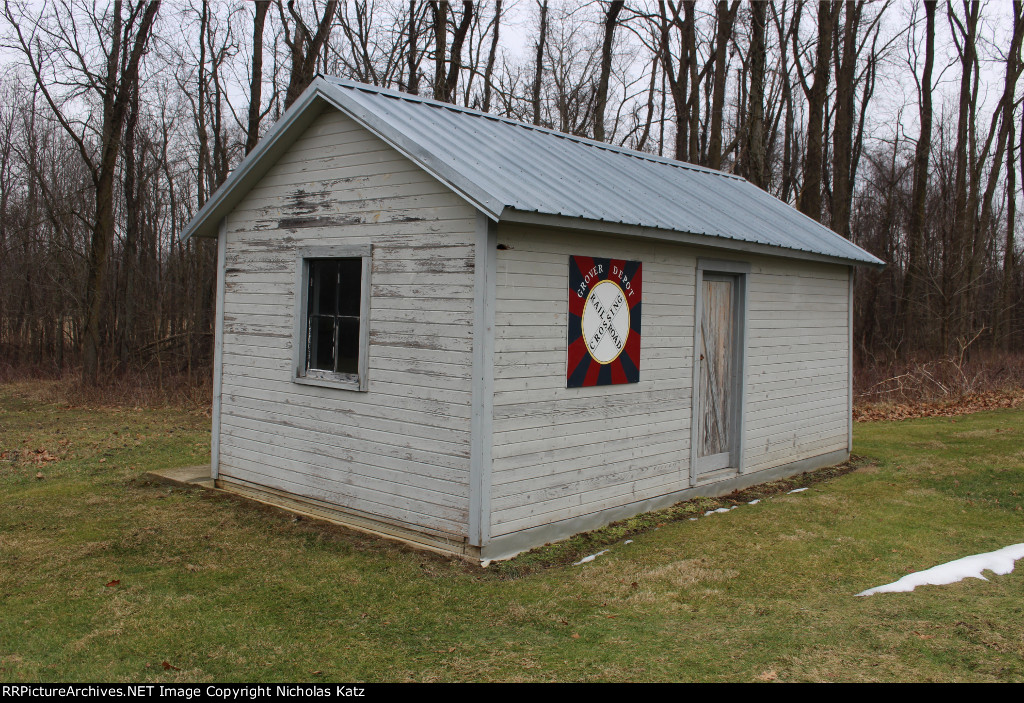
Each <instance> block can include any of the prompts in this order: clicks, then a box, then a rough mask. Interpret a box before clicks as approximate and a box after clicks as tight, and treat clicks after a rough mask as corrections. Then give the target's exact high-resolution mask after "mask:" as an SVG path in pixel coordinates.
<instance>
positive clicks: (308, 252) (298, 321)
mask: <svg viewBox="0 0 1024 703" xmlns="http://www.w3.org/2000/svg"><path fill="white" fill-rule="evenodd" d="M357 258H358V259H361V260H362V264H363V266H362V273H361V280H360V292H359V361H358V364H357V366H356V368H357V373H354V374H353V373H335V372H332V371H322V370H319V369H307V368H306V342H307V340H308V338H309V337H308V334H307V332H308V330H307V329H306V326H307V323H308V314H307V313H308V310H309V307H308V306H309V301H308V299H307V298H308V296H309V262H310V260H311V259H357ZM372 262H373V249H372V247H371V245H369V244H365V245H348V246H335V247H304V248H301V249H299V250H298V253H297V257H296V264H295V325H294V333H293V335H292V371H293V374H292V381H293V382H295V383H302V384H305V385H310V386H324V387H326V388H338V389H341V390H350V391H363V392H365V391H366V390H367V389H368V388H369V374H368V369H367V363H368V361H369V350H370V271H371V269H372Z"/></svg>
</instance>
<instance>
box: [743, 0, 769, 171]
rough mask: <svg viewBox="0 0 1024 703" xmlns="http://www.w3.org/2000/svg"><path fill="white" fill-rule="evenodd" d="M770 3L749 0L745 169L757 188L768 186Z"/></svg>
mask: <svg viewBox="0 0 1024 703" xmlns="http://www.w3.org/2000/svg"><path fill="white" fill-rule="evenodd" d="M766 11H767V6H766V4H765V3H763V2H760V1H759V0H751V3H750V93H749V95H748V100H749V103H748V104H749V107H748V108H747V111H748V122H747V125H748V127H747V135H746V147H745V149H744V152H745V154H746V157H745V158H744V162H745V163H744V171H745V172H746V177H747V178H748V179H749V180H750V182H751V183H753V184H754V185H756V186H757V187H758V188H763V189H767V187H768V177H767V170H768V168H767V162H766V159H765V138H764V66H765V58H766V49H765V36H764V35H765V19H766V17H765V15H766Z"/></svg>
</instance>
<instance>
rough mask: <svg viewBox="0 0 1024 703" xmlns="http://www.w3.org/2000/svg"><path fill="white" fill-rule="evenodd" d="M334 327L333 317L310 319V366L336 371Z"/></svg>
mask: <svg viewBox="0 0 1024 703" xmlns="http://www.w3.org/2000/svg"><path fill="white" fill-rule="evenodd" d="M334 327H335V325H334V318H333V317H319V316H317V317H313V318H312V319H311V320H310V325H309V328H310V344H309V347H310V359H309V368H311V369H322V370H324V371H334Z"/></svg>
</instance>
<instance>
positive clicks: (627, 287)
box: [565, 256, 643, 388]
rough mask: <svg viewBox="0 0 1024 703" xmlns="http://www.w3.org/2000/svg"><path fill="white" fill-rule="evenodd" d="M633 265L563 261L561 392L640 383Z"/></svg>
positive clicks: (638, 287) (638, 297)
mask: <svg viewBox="0 0 1024 703" xmlns="http://www.w3.org/2000/svg"><path fill="white" fill-rule="evenodd" d="M641 274H642V272H641V264H640V262H639V261H624V260H621V259H600V258H597V257H591V256H570V257H569V340H568V341H569V357H568V365H567V368H566V381H565V385H566V388H579V387H581V386H607V385H612V384H616V383H636V382H637V381H639V380H640V309H641V308H640V304H641V302H642V300H643V294H642V283H643V280H642V279H643V277H642V275H641Z"/></svg>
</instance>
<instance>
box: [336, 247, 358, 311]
mask: <svg viewBox="0 0 1024 703" xmlns="http://www.w3.org/2000/svg"><path fill="white" fill-rule="evenodd" d="M338 269H339V274H340V275H339V288H340V291H339V295H340V300H339V303H338V314H339V315H353V316H356V317H358V316H359V298H360V293H361V292H362V280H361V279H362V276H363V262H362V259H340V260H339V261H338Z"/></svg>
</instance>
